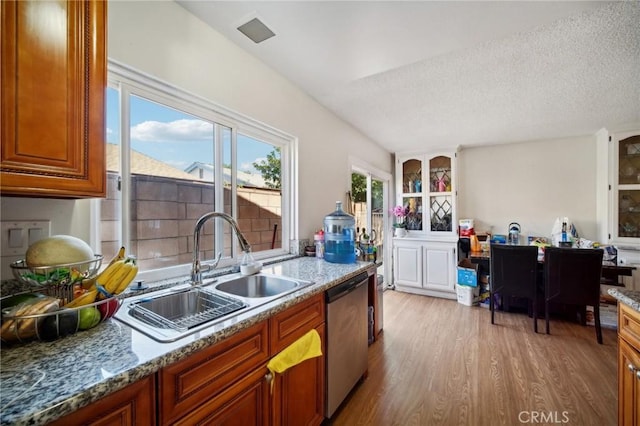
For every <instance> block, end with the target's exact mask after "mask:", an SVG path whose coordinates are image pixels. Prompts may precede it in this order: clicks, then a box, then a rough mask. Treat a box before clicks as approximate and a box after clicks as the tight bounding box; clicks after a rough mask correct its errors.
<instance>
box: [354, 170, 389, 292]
mask: <svg viewBox="0 0 640 426" xmlns="http://www.w3.org/2000/svg"><path fill="white" fill-rule="evenodd" d="M390 180H391V176H390V175H387V174H386V173H384V172H380V171H377V170H373V169H372V168H370V167H367V166H364V165H362V164H357V165H356V164H352V166H351V191H350V200H349V201H350V202H349V207H348V208H349V213H350V214H352V215H353V216H354V217H355V221H356V234H357V236H356V241H357V242H358V247H359V248H360V250H361V251H362V254H361V259H362V260H369V261H372V260H374V259H375V261H376V262H378V263H379V264H380V266H379V267H378V275H382V278H383V279H384V277H387V278H386V280H385V287H386V282H390V281H391V280H390V278H391V275H390V274H391V269H390V264H391V263H390V259H391V253H390V247H391V244H390V243H389V244H387V241H388V240H389V237H390V233H389V232H387V230H388V228H389V227H388V226H387V225H388V221H389V215H388V214H387V211H388V210H389V208H388V206H389V202H388V198H389V182H390ZM389 241H390V240H389Z"/></svg>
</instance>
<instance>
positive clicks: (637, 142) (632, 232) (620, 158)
mask: <svg viewBox="0 0 640 426" xmlns="http://www.w3.org/2000/svg"><path fill="white" fill-rule="evenodd" d="M612 142H613V145H612V147H611V149H612V150H613V156H612V157H613V161H614V167H613V170H614V176H613V182H614V185H613V197H612V199H613V200H612V201H613V203H612V207H613V209H612V211H613V214H612V219H613V224H612V229H611V230H612V231H613V233H612V239H614V240H616V241H625V240H627V241H630V242H631V241H633V242H637V241H638V238H640V135H620V136H619V137H617V138H615V139H613V138H612Z"/></svg>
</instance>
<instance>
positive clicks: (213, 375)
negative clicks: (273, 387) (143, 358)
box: [158, 321, 269, 425]
mask: <svg viewBox="0 0 640 426" xmlns="http://www.w3.org/2000/svg"><path fill="white" fill-rule="evenodd" d="M268 333H269V332H268V322H267V321H263V322H260V323H258V324H256V325H253V326H251V327H249V328H247V329H245V330H242V331H240V332H239V333H237V334H235V335H233V336H231V337H229V338H227V339H225V340H223V341H221V342H219V343H217V344H215V345H213V346H211V347H209V348H206V349H203V350H201V351H199V352H197V353H195V354H193V355H191V356H190V357H188V358H187V359H185V360H182V361H179V362H177V363H175V364H172V365H169V366H167V367H164V368H163V369H162V370H161V371H160V372H159V373H158V374H159V376H158V377H159V393H160V407H159V413H160V424H163V425H167V424H173V423H174V422H175V421H176V420H177V419H179V418H182V417H183V416H185V415H187V414H188V413H191V412H192V411H194V410H195V411H197V412H198V416H201V417H206V416H207V415H208V413H210V412H213V411H215V410H216V407H215V404H214V407H210V406H209V404H210V401H209V400H211V399H212V398H215V397H217V396H218V395H219V394H223V393H226V391H227V390H229V389H233V390H229V392H231V395H232V396H234V395H236V394H239V393H240V392H241V391H242V389H238V387H237V386H238V385H237V383H236V382H237V381H238V380H239V379H240V378H241V377H243V376H245V375H247V374H249V373H251V372H252V371H255V370H256V369H258V368H260V367H261V366H265V365H266V363H267V360H268V359H269V338H268V336H269V334H268ZM264 374H266V372H264V371H263V372H262V374H261V376H264ZM256 380H257V379H256ZM254 381H255V380H254ZM253 392H257V390H254V391H253ZM222 398H223V399H228V398H229V396H228V395H227V396H226V397H222ZM248 398H253V397H252V396H248ZM202 405H204V406H205V407H204V408H203V407H201V406H202Z"/></svg>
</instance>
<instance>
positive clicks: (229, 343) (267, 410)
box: [158, 294, 325, 426]
mask: <svg viewBox="0 0 640 426" xmlns="http://www.w3.org/2000/svg"><path fill="white" fill-rule="evenodd" d="M324 318H325V311H324V299H323V295H322V294H320V295H318V296H315V297H312V298H310V299H307V300H305V301H303V302H301V303H299V304H297V305H294V306H292V307H291V308H289V309H287V310H285V311H283V312H280V313H278V314H276V315H275V316H273V317H272V318H270V319H268V320H265V321H262V322H260V323H259V324H256V325H254V326H252V327H250V328H248V329H246V330H243V331H241V332H239V333H238V334H236V335H234V336H231V337H230V338H228V339H225V340H223V341H222V342H220V343H218V344H216V345H214V346H212V347H210V348H207V349H204V350H202V351H199V352H198V353H196V354H194V355H192V356H190V357H188V358H187V359H185V360H183V361H180V362H177V363H175V364H173V365H170V366H168V367H165V368H163V369H162V370H161V371H160V372H159V373H158V374H159V376H158V382H159V385H158V388H159V394H160V395H159V413H160V414H159V416H160V424H163V425H169V424H184V425H193V424H211V425H220V424H224V425H239V426H240V425H242V426H244V425H256V426H257V425H278V426H281V425H302V424H304V425H319V424H320V423H322V421H323V420H324V356H322V357H318V358H312V359H310V360H306V361H304V362H302V363H301V364H299V365H297V366H295V367H292V368H290V369H288V370H287V371H286V372H284V373H283V374H278V375H277V376H276V377H275V378H271V377H270V375H269V370H268V369H267V362H268V361H269V359H270V358H271V357H273V356H275V355H277V354H278V353H279V352H280V351H281V350H282V349H284V348H286V347H287V346H288V345H290V344H291V343H293V342H294V341H295V340H297V339H298V338H300V337H301V336H302V335H304V334H305V333H307V332H308V331H310V330H312V329H316V330H317V331H318V333H319V334H320V338H321V340H322V342H323V345H324V335H325V332H324V326H325V322H324ZM323 352H324V351H323ZM271 380H275V382H274V384H273V390H272V388H271Z"/></svg>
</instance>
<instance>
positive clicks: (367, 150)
mask: <svg viewBox="0 0 640 426" xmlns="http://www.w3.org/2000/svg"><path fill="white" fill-rule="evenodd" d="M108 10H109V17H108V22H109V27H108V37H109V38H108V49H107V50H108V55H109V57H110V58H112V59H115V60H117V61H119V62H121V63H124V64H126V65H129V66H131V67H134V68H136V69H138V70H140V71H143V72H145V73H147V74H150V75H153V76H155V77H158V78H160V79H162V80H164V81H166V82H168V83H171V84H173V85H175V86H178V87H180V88H182V89H185V90H187V91H190V92H193V93H195V94H197V95H200V96H202V97H205V98H207V99H209V100H211V101H213V102H216V103H218V104H220V105H223V106H225V107H227V108H230V109H233V110H235V111H237V112H240V113H242V114H244V115H246V116H249V117H251V118H253V119H256V120H258V121H262V122H264V123H266V124H268V125H271V126H273V127H276V128H278V129H280V130H282V131H284V132H287V133H289V134H292V135H294V136H296V137H298V140H299V157H298V169H299V181H298V183H299V188H300V190H299V217H300V222H299V228H298V229H299V236H298V238H311V237H312V234H313V232H314V230H316V229H318V228H320V227H321V226H322V219H323V218H324V216H325V215H326V214H327V213H330V212H332V211H333V210H334V209H335V201H336V200H343V201H344V200H345V193H346V191H348V190H349V189H350V183H351V174H350V169H349V163H348V157H349V156H350V155H351V156H353V157H356V158H359V159H361V160H363V161H365V162H367V163H368V164H371V165H373V166H375V167H377V168H379V169H380V170H382V171H384V172H387V173H391V167H392V164H391V155H390V153H389V152H387V151H386V150H384V149H383V148H381V147H380V146H378V145H377V144H375V143H374V142H373V141H371V140H369V139H368V138H366V137H365V136H363V135H362V134H361V133H359V132H358V131H356V130H355V129H354V128H352V127H351V126H349V125H347V124H346V123H345V122H343V121H342V120H340V119H338V118H337V117H336V116H335V115H333V114H332V113H330V112H329V111H328V110H326V109H325V108H324V107H322V106H320V104H318V103H317V102H315V101H314V100H313V99H312V98H310V97H309V96H308V95H306V94H305V93H303V92H302V91H300V90H299V89H298V88H297V87H296V86H294V85H293V84H291V83H290V82H288V81H287V80H286V79H284V78H283V77H281V76H280V75H279V74H278V73H276V72H275V71H274V70H272V69H270V68H268V67H267V66H265V65H264V64H263V63H261V62H259V61H258V60H257V59H256V58H254V57H253V56H250V55H249V54H248V53H246V52H245V51H243V50H242V49H240V48H239V47H238V46H236V45H234V44H232V43H231V42H230V41H229V40H228V39H226V38H224V37H223V36H222V35H220V34H219V33H217V32H216V31H214V30H212V29H211V28H209V27H208V26H206V25H205V24H204V23H203V22H201V21H200V20H199V19H198V18H197V17H195V16H193V15H191V14H190V13H188V12H187V11H186V10H185V9H183V8H182V7H180V6H178V5H177V4H175V3H173V2H167V1H158V2H155V1H148V2H147V1H145V2H138V1H116V2H109V8H108ZM0 201H1V204H0V209H1V210H0V213H1V219H2V220H29V219H33V220H51V233H52V234H70V235H74V236H77V237H79V238H82V239H84V240H85V241H89V239H90V216H89V201H87V200H81V201H73V200H49V199H41V198H14V197H2V198H1V200H0ZM12 260H15V259H14V258H11V259H8V258H3V259H2V268H0V271H1V272H0V279H7V278H10V272H9V271H10V269H9V267H8V264H9V263H10V262H11V261H12Z"/></svg>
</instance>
